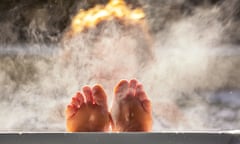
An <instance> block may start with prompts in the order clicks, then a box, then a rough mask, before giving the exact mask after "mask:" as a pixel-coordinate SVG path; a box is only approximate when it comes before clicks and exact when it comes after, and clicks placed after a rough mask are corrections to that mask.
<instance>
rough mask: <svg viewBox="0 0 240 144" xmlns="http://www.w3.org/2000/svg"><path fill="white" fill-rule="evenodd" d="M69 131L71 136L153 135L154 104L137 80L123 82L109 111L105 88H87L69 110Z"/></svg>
mask: <svg viewBox="0 0 240 144" xmlns="http://www.w3.org/2000/svg"><path fill="white" fill-rule="evenodd" d="M66 128H67V131H69V132H97V131H118V132H127V131H151V129H152V110H151V102H150V100H149V99H148V97H147V95H146V93H145V91H144V89H143V86H142V84H140V83H139V82H138V81H137V80H135V79H132V80H130V81H127V80H121V81H120V82H119V83H118V84H117V85H116V86H115V88H114V98H113V103H112V107H111V109H110V111H109V110H108V105H107V95H106V93H105V91H104V89H103V88H102V86H100V85H95V86H93V87H92V88H91V87H89V86H85V87H83V88H82V92H78V93H77V94H76V95H75V96H74V97H73V98H72V101H71V103H70V104H69V105H68V106H67V108H66Z"/></svg>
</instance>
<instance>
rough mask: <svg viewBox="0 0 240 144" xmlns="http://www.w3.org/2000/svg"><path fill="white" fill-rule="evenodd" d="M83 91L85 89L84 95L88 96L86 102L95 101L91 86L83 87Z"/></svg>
mask: <svg viewBox="0 0 240 144" xmlns="http://www.w3.org/2000/svg"><path fill="white" fill-rule="evenodd" d="M82 91H83V93H84V95H85V97H86V102H87V103H94V101H93V95H92V90H91V88H90V87H89V86H84V87H83V88H82Z"/></svg>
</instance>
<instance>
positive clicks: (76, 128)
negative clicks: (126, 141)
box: [66, 85, 111, 132]
mask: <svg viewBox="0 0 240 144" xmlns="http://www.w3.org/2000/svg"><path fill="white" fill-rule="evenodd" d="M82 91H83V93H81V92H78V93H77V94H76V95H75V96H74V97H73V98H72V101H71V103H70V104H69V105H68V106H67V109H66V128H67V131H69V132H95V131H108V130H109V126H110V123H111V116H110V114H109V112H108V107H107V96H106V94H105V92H104V90H103V88H102V87H101V86H100V85H95V86H94V87H93V88H92V89H91V88H90V87H88V86H85V87H83V89H82Z"/></svg>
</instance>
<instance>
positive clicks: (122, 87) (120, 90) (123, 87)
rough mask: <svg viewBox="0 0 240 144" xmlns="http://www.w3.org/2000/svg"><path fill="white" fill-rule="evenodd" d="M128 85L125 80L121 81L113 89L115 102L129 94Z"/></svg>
mask: <svg viewBox="0 0 240 144" xmlns="http://www.w3.org/2000/svg"><path fill="white" fill-rule="evenodd" d="M128 88H129V83H128V81H127V80H121V81H120V82H119V83H118V84H117V86H116V87H115V89H114V93H115V97H116V99H117V100H119V99H121V98H124V97H125V96H126V95H127V93H128V92H129V89H128Z"/></svg>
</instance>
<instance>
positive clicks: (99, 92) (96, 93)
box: [92, 85, 107, 109]
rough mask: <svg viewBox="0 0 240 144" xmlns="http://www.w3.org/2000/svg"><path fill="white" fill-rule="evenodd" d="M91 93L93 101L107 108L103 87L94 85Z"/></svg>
mask: <svg viewBox="0 0 240 144" xmlns="http://www.w3.org/2000/svg"><path fill="white" fill-rule="evenodd" d="M92 93H93V98H94V101H95V103H96V104H98V105H100V106H103V107H104V108H106V109H107V95H106V93H105V91H104V89H103V87H102V86H100V85H95V86H94V87H93V88H92Z"/></svg>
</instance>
